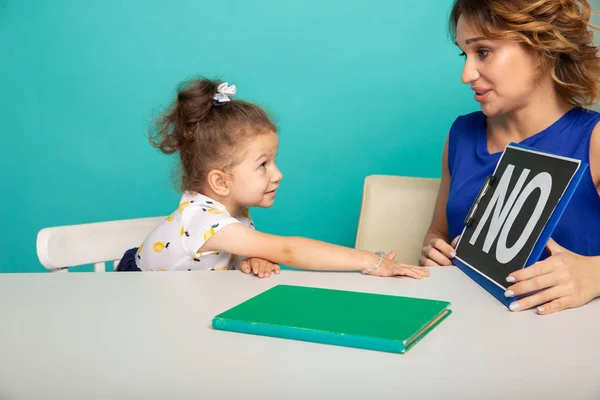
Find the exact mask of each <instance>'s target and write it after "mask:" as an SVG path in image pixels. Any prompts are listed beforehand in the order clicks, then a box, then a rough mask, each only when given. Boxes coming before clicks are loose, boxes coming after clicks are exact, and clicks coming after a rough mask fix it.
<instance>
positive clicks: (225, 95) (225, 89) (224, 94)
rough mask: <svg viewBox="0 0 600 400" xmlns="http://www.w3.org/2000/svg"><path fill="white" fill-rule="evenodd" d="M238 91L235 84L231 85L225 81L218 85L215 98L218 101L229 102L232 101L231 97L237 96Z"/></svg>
mask: <svg viewBox="0 0 600 400" xmlns="http://www.w3.org/2000/svg"><path fill="white" fill-rule="evenodd" d="M236 92H237V91H236V89H235V85H231V86H229V84H227V82H223V83H221V84H220V85H219V86H218V87H217V93H215V96H214V97H213V99H214V100H215V101H216V102H217V103H227V102H229V101H231V98H232V97H233V96H235V94H236Z"/></svg>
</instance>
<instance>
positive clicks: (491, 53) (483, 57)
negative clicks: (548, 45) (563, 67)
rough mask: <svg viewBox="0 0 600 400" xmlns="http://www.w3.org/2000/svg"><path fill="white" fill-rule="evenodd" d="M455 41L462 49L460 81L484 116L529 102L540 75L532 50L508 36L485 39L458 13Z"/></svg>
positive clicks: (513, 109)
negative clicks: (537, 73) (497, 38)
mask: <svg viewBox="0 0 600 400" xmlns="http://www.w3.org/2000/svg"><path fill="white" fill-rule="evenodd" d="M456 44H457V46H458V47H460V49H461V50H462V51H463V53H462V54H461V55H463V56H464V57H465V66H464V69H463V73H462V81H463V83H465V84H467V85H470V86H471V88H472V89H473V92H475V100H476V101H477V102H479V103H480V104H481V110H482V111H483V113H484V114H485V115H486V116H488V117H494V116H498V115H505V114H507V113H511V112H514V111H517V110H519V109H522V108H524V107H526V106H527V105H528V104H530V103H531V100H532V98H533V97H534V96H535V94H536V91H537V89H539V87H540V86H539V82H540V79H539V78H538V77H537V76H536V72H537V71H538V66H539V62H538V59H537V57H536V55H535V54H534V53H533V52H532V51H528V50H527V49H526V48H525V47H524V46H523V45H522V44H520V43H518V42H514V41H508V40H488V39H486V38H484V37H483V36H482V35H481V34H480V33H479V32H478V31H477V30H476V29H474V28H473V27H472V26H471V25H469V24H468V23H467V22H466V21H465V19H464V18H463V17H462V16H461V17H460V18H459V20H458V24H457V29H456Z"/></svg>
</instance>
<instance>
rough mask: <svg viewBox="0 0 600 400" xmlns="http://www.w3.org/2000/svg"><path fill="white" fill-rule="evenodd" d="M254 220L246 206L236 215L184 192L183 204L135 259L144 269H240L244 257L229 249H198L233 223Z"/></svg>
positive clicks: (150, 238)
mask: <svg viewBox="0 0 600 400" xmlns="http://www.w3.org/2000/svg"><path fill="white" fill-rule="evenodd" d="M239 223H241V224H244V225H246V226H248V227H249V228H252V229H254V223H253V222H252V219H251V218H250V215H249V214H248V209H244V210H243V212H242V216H240V217H238V218H234V217H232V216H231V215H229V213H228V212H227V209H226V208H225V206H224V205H223V204H221V203H219V202H217V201H215V200H213V199H211V198H210V197H207V196H204V195H203V194H199V193H197V194H196V193H194V194H191V193H184V194H183V196H182V197H181V201H180V203H179V207H178V208H177V210H175V211H174V212H173V213H172V214H171V215H170V216H169V217H167V218H166V219H165V221H164V222H163V223H162V224H160V225H159V226H157V227H156V228H155V229H154V230H153V231H152V232H151V233H150V234H149V235H148V237H146V239H145V240H144V242H143V243H142V244H141V245H140V247H139V249H138V251H137V253H136V256H135V261H136V263H137V266H138V267H139V268H140V269H141V270H142V271H198V270H203V271H205V270H215V271H219V270H226V269H239V263H240V261H241V259H244V257H242V258H240V257H237V256H236V255H234V254H230V253H226V252H222V251H221V252H216V251H209V252H203V253H198V249H200V248H201V247H202V245H204V243H205V242H206V241H207V240H208V239H210V238H211V237H212V236H213V235H214V234H215V233H217V232H219V231H220V230H221V229H223V228H224V227H226V226H227V225H229V224H239Z"/></svg>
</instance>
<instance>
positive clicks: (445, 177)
mask: <svg viewBox="0 0 600 400" xmlns="http://www.w3.org/2000/svg"><path fill="white" fill-rule="evenodd" d="M449 191H450V171H449V170H448V139H446V143H445V144H444V150H443V152H442V179H441V182H440V189H439V191H438V195H437V199H436V201H435V207H434V210H433V217H432V218H431V223H430V225H429V229H428V230H427V234H426V235H425V239H424V240H423V250H422V252H421V257H420V259H419V264H420V265H424V266H437V265H450V264H452V261H450V259H451V258H453V257H454V249H453V248H452V246H450V245H449V244H448V243H449V242H450V239H449V237H448V221H447V220H446V203H447V202H448V193H449Z"/></svg>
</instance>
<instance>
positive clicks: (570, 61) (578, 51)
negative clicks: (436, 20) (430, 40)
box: [450, 0, 600, 106]
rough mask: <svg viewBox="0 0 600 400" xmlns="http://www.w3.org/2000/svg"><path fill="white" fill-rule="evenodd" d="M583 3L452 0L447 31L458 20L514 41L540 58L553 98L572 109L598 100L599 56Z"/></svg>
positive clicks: (496, 37) (453, 29) (587, 7)
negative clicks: (552, 83) (565, 103)
mask: <svg viewBox="0 0 600 400" xmlns="http://www.w3.org/2000/svg"><path fill="white" fill-rule="evenodd" d="M591 15H592V10H591V7H590V4H589V3H588V1H587V0H455V2H454V5H453V7H452V12H451V15H450V33H451V35H452V37H453V38H454V39H455V38H456V28H457V25H458V19H459V18H460V17H461V16H462V17H463V18H464V19H465V21H466V22H467V23H468V24H470V25H471V26H473V27H474V28H475V29H477V30H479V31H480V32H481V34H482V35H483V36H484V37H486V38H489V39H492V40H513V41H518V42H520V43H523V45H525V46H526V47H527V48H529V49H531V50H533V51H535V52H536V53H537V54H539V55H541V57H540V59H541V70H540V72H546V71H549V72H550V75H551V77H552V80H553V81H554V84H555V87H556V91H557V93H558V95H559V96H560V97H561V98H562V99H563V100H564V101H566V102H568V103H569V104H572V105H573V106H588V105H591V104H594V103H596V101H597V99H598V97H599V94H600V93H599V92H600V90H599V87H598V83H599V80H600V57H599V55H598V47H597V46H595V45H594V35H593V32H592V29H596V30H598V28H597V27H595V26H594V25H592V24H591V23H590V17H591Z"/></svg>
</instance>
